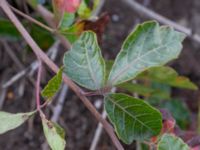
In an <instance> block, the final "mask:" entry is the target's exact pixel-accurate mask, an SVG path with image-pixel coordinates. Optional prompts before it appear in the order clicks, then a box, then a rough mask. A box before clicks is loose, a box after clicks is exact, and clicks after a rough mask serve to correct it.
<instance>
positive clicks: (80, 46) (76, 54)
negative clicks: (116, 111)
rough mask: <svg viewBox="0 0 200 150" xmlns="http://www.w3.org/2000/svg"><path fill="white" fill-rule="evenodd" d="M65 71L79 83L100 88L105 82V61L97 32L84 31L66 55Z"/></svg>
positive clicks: (90, 87) (93, 88) (94, 88)
mask: <svg viewBox="0 0 200 150" xmlns="http://www.w3.org/2000/svg"><path fill="white" fill-rule="evenodd" d="M63 61H64V72H65V73H66V74H67V75H68V76H69V77H70V78H71V79H72V80H74V81H75V82H77V83H78V84H79V85H81V86H83V87H85V88H88V89H91V90H98V89H101V88H102V87H103V86H104V82H105V62H104V59H103V57H102V55H101V50H100V48H99V46H98V43H97V37H96V35H95V33H93V32H91V31H87V32H84V33H83V34H82V35H81V36H80V38H79V39H78V40H77V41H76V42H75V43H74V44H73V45H72V48H71V50H70V51H69V52H67V53H65V55H64V60H63Z"/></svg>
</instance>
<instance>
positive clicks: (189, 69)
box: [0, 0, 200, 150]
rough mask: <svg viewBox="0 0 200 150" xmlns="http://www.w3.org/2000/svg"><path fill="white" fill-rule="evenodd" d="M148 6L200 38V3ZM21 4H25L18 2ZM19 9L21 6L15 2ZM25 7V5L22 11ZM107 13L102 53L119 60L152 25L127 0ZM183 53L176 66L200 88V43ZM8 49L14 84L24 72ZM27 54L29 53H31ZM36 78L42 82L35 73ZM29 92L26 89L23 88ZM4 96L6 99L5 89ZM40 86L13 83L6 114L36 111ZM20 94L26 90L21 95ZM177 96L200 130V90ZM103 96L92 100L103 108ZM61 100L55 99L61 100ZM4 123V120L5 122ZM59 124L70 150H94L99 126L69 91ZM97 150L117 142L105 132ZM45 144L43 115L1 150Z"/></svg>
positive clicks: (155, 1)
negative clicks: (137, 33)
mask: <svg viewBox="0 0 200 150" xmlns="http://www.w3.org/2000/svg"><path fill="white" fill-rule="evenodd" d="M138 2H140V3H141V4H142V5H145V6H146V7H148V8H150V9H151V10H154V11H156V12H157V13H159V14H161V15H163V16H165V17H167V18H169V19H171V20H173V21H175V22H177V23H179V24H181V25H183V26H185V27H188V28H192V29H193V31H194V32H196V33H198V34H200V27H199V26H200V17H199V16H200V1H199V0H138ZM18 3H19V2H18ZM15 5H16V3H15ZM21 7H22V6H21ZM102 12H108V13H109V15H110V22H109V23H108V26H107V27H106V31H105V34H104V36H103V42H102V45H101V47H102V49H103V55H104V56H105V57H106V58H107V59H113V58H115V56H116V54H117V53H118V51H119V50H120V47H121V44H122V42H123V40H124V39H125V38H126V36H127V35H128V33H130V31H132V29H133V28H134V27H135V25H136V24H137V23H141V22H143V21H146V20H150V18H147V17H146V16H143V15H141V14H140V13H138V12H136V11H134V10H133V9H132V8H131V7H130V6H128V5H127V4H126V3H125V2H124V1H123V0H106V2H105V4H104V6H103V9H102ZM7 43H8V44H9V45H10V46H11V47H12V48H13V49H17V50H16V52H17V53H16V56H17V57H18V58H19V59H20V60H22V61H23V64H24V65H25V66H28V65H29V64H30V63H31V62H32V61H33V60H35V55H34V54H33V53H32V52H31V51H30V50H28V51H27V47H26V44H25V42H24V41H23V40H22V41H20V42H16V41H15V42H11V41H7ZM183 47H184V48H183V51H182V53H181V55H180V57H179V59H177V60H175V61H173V62H172V63H170V65H171V66H172V67H173V68H175V69H176V70H177V72H178V73H179V74H180V75H184V76H187V77H189V78H190V79H191V80H192V81H193V82H194V83H196V84H197V85H198V86H200V43H197V42H195V41H192V40H190V39H189V38H187V39H186V40H185V41H184V43H183ZM4 49H5V47H4V46H3V44H2V42H1V43H0V61H1V62H0V84H3V83H4V82H5V81H7V80H9V79H10V78H11V77H12V76H13V75H14V74H16V73H17V72H18V71H20V69H19V68H18V67H16V64H15V63H14V62H13V60H12V59H11V58H10V56H9V55H8V54H7V53H6V52H5V50H4ZM25 49H26V50H25ZM64 51H65V50H64V49H63V48H62V47H60V50H59V54H58V57H57V58H56V63H57V64H61V63H62V55H63V52H64ZM52 75H53V73H52V72H51V71H49V70H48V69H46V70H44V73H43V80H42V85H45V83H46V82H47V80H48V79H50V77H52ZM33 78H36V74H34V76H33ZM20 88H23V89H20ZM0 89H1V93H0V94H2V92H3V91H2V88H1V87H0ZM34 90H35V88H34V86H33V85H32V84H31V83H30V82H29V81H28V80H27V78H22V79H20V80H19V81H17V82H16V83H14V84H12V85H11V86H10V87H9V88H7V91H6V92H4V93H5V94H6V96H5V99H4V103H3V105H2V108H0V109H1V110H4V111H9V112H27V111H30V110H33V108H34V107H35V106H34V94H35V93H34V92H35V91H34ZM20 91H22V92H21V93H20ZM172 95H173V97H178V98H179V99H181V100H182V101H184V102H186V104H187V106H188V108H189V110H190V118H192V121H191V122H190V124H189V125H188V127H187V129H188V130H196V128H197V123H196V122H197V112H198V103H199V98H200V97H199V96H200V95H199V91H189V90H178V89H174V90H173V91H172ZM99 99H101V97H92V98H91V101H92V102H93V103H95V102H96V101H98V102H100V103H101V100H99ZM56 100H57V98H55V101H56ZM45 112H46V114H47V115H48V116H51V109H47V110H46V111H45ZM0 121H1V120H0ZM59 124H61V126H62V127H63V128H64V129H65V131H66V135H67V136H66V140H67V148H66V149H69V150H88V149H89V147H90V144H91V141H92V139H93V136H94V133H95V130H96V127H97V121H96V120H95V118H94V117H93V116H92V115H91V114H90V112H89V111H88V110H87V109H86V107H85V106H84V105H83V104H82V102H81V101H80V100H79V99H78V98H77V97H76V96H75V95H74V93H73V92H72V91H71V90H68V92H67V96H66V98H65V103H64V107H63V111H62V115H61V116H60V118H59ZM102 133H103V134H102V136H101V138H100V141H99V144H98V149H97V150H114V149H115V148H114V147H113V145H112V142H111V140H110V138H109V137H108V135H107V134H106V133H105V132H104V131H103V132H102ZM44 142H45V139H44V135H43V133H42V126H41V121H40V119H39V116H37V115H36V116H35V118H34V119H32V120H30V121H28V123H25V124H24V125H22V126H20V127H19V128H17V129H15V130H13V131H10V132H8V133H6V134H3V135H0V150H40V149H41V150H42V144H43V143H44ZM134 145H135V144H134V143H133V144H132V145H130V146H125V148H126V149H127V150H133V149H134V147H135V146H134Z"/></svg>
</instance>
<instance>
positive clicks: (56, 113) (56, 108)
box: [51, 84, 68, 122]
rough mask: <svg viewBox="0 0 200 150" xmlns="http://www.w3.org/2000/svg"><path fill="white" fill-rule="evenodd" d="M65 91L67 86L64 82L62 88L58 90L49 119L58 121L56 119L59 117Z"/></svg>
mask: <svg viewBox="0 0 200 150" xmlns="http://www.w3.org/2000/svg"><path fill="white" fill-rule="evenodd" d="M67 91H68V86H67V85H66V84H64V85H63V87H62V90H61V92H60V95H59V97H58V101H57V104H56V106H54V107H53V115H52V117H51V121H53V122H58V119H59V117H60V115H61V112H62V109H63V105H64V101H65V98H66V95H67Z"/></svg>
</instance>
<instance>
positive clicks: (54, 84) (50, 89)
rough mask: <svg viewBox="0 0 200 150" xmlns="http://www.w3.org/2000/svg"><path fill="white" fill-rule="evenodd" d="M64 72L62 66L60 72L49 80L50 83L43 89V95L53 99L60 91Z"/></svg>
mask: <svg viewBox="0 0 200 150" xmlns="http://www.w3.org/2000/svg"><path fill="white" fill-rule="evenodd" d="M62 72H63V68H61V69H60V70H59V71H58V73H57V74H56V75H55V76H54V77H53V78H52V79H51V80H49V82H48V84H47V85H46V86H45V88H44V89H43V90H42V96H43V97H45V98H47V99H51V98H52V97H53V96H54V95H55V94H56V93H57V92H58V90H59V88H60V85H61V83H62Z"/></svg>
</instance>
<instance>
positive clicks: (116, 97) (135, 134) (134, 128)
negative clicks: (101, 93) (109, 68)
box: [105, 94, 162, 144]
mask: <svg viewBox="0 0 200 150" xmlns="http://www.w3.org/2000/svg"><path fill="white" fill-rule="evenodd" d="M105 110H106V112H107V114H108V118H109V119H110V121H111V122H112V123H113V125H114V127H115V130H116V132H117V135H118V136H119V138H120V139H121V140H122V141H123V142H124V143H126V144H130V143H131V142H133V140H144V139H145V138H149V137H151V136H154V135H157V134H159V133H160V130H161V128H162V117H161V114H160V112H159V111H158V110H156V109H155V108H153V107H151V106H150V105H149V104H147V103H146V102H144V101H143V100H140V99H136V98H133V97H130V96H128V95H125V94H108V95H106V96H105Z"/></svg>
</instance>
